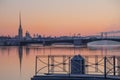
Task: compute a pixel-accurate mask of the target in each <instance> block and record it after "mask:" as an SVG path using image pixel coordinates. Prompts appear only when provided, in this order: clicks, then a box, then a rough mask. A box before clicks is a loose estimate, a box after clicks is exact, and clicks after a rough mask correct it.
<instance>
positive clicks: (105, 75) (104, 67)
mask: <svg viewBox="0 0 120 80" xmlns="http://www.w3.org/2000/svg"><path fill="white" fill-rule="evenodd" d="M106 59H107V58H106V56H105V57H104V78H106Z"/></svg>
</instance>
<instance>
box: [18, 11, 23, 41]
mask: <svg viewBox="0 0 120 80" xmlns="http://www.w3.org/2000/svg"><path fill="white" fill-rule="evenodd" d="M18 37H19V40H21V39H22V38H23V30H22V25H21V13H19V29H18Z"/></svg>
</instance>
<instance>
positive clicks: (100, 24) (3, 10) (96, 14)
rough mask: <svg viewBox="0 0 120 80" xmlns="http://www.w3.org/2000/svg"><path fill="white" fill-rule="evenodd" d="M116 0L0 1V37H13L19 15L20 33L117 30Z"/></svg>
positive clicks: (119, 22)
mask: <svg viewBox="0 0 120 80" xmlns="http://www.w3.org/2000/svg"><path fill="white" fill-rule="evenodd" d="M119 4H120V1H119V0H99V1H96V0H90V1H89V0H74V1H73V0H58V1H56V0H51V1H49V0H45V1H44V0H36V1H34V0H20V1H19V0H11V1H9V0H1V1H0V17H1V19H0V35H10V36H15V35H17V33H18V27H19V21H18V20H19V17H18V14H19V11H21V14H22V28H23V34H25V32H26V31H27V30H28V31H29V32H30V34H34V33H38V34H41V35H48V36H49V35H52V36H62V35H73V34H74V33H75V34H79V33H80V34H81V35H92V34H96V33H99V32H102V31H111V30H114V29H115V30H118V29H119V30H120V10H119V9H120V5H119Z"/></svg>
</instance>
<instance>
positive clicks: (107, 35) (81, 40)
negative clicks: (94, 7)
mask: <svg viewBox="0 0 120 80" xmlns="http://www.w3.org/2000/svg"><path fill="white" fill-rule="evenodd" d="M100 40H110V41H117V42H120V31H109V32H101V33H99V34H98V35H92V36H85V37H81V36H79V37H78V36H76V37H62V38H61V37H58V38H42V39H31V40H22V41H21V42H20V45H29V44H42V45H52V44H56V43H59V44H63V43H65V44H66V43H68V44H73V45H86V44H87V43H89V42H93V41H100Z"/></svg>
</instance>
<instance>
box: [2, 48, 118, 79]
mask: <svg viewBox="0 0 120 80" xmlns="http://www.w3.org/2000/svg"><path fill="white" fill-rule="evenodd" d="M75 54H80V55H103V56H104V55H119V56H120V48H114V49H112V48H110V49H104V48H102V49H93V48H92V49H90V48H80V47H76V48H75V47H68V46H67V47H40V46H24V47H21V46H19V47H18V46H17V47H16V46H11V47H10V46H9V47H8V46H1V47H0V80H30V78H31V77H32V76H33V75H34V74H35V69H34V68H35V56H36V55H75Z"/></svg>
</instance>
